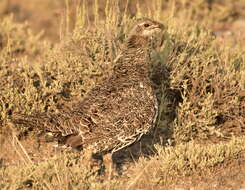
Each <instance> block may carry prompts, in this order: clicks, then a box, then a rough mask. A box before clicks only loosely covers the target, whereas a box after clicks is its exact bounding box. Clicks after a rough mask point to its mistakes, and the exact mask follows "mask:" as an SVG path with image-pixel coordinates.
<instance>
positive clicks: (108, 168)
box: [103, 153, 114, 181]
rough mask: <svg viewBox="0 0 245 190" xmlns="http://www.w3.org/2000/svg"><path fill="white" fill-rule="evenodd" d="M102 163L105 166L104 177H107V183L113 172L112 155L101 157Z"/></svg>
mask: <svg viewBox="0 0 245 190" xmlns="http://www.w3.org/2000/svg"><path fill="white" fill-rule="evenodd" d="M103 163H104V165H105V175H106V176H107V177H108V181H110V180H111V177H112V174H113V170H114V165H113V160H112V153H107V154H106V155H104V156H103Z"/></svg>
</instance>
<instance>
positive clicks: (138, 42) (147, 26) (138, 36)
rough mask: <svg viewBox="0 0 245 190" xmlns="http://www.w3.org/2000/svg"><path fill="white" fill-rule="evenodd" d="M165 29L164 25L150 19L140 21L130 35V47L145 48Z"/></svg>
mask: <svg viewBox="0 0 245 190" xmlns="http://www.w3.org/2000/svg"><path fill="white" fill-rule="evenodd" d="M164 28H165V27H164V25H163V24H161V23H159V22H157V21H154V20H151V19H149V18H141V19H138V20H137V21H136V23H135V25H134V27H133V28H132V30H131V32H130V34H129V38H128V45H129V46H131V47H134V46H135V47H137V46H144V45H145V43H146V42H147V41H148V40H149V39H151V37H152V36H154V35H155V34H157V33H160V32H161V31H162V30H163V29H164Z"/></svg>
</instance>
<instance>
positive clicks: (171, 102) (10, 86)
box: [0, 0, 245, 189]
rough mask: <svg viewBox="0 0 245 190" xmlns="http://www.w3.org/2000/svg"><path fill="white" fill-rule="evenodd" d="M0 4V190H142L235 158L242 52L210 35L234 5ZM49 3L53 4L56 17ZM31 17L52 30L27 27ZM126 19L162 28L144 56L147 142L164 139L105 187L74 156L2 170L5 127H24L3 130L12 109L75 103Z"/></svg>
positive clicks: (242, 102) (243, 99) (240, 124)
mask: <svg viewBox="0 0 245 190" xmlns="http://www.w3.org/2000/svg"><path fill="white" fill-rule="evenodd" d="M28 2H29V3H28ZM37 2H38V0H36V1H35V3H37ZM45 2H46V4H45ZM1 3H3V4H2V5H3V6H1V7H3V8H2V9H1V17H2V18H1V22H0V78H1V81H0V101H1V104H0V146H1V150H0V189H24V188H27V187H29V186H30V187H33V188H34V189H54V188H56V189H57V188H58V189H71V188H73V189H75V188H77V189H105V188H108V187H110V189H125V186H127V187H128V188H131V189H139V188H141V189H150V188H152V187H154V186H156V185H160V186H161V185H165V184H167V183H173V182H174V181H175V178H176V179H177V177H176V176H179V177H181V176H183V175H192V174H194V173H195V172H198V171H200V170H204V171H205V170H208V169H209V168H212V167H215V166H216V165H222V164H224V163H225V162H226V161H231V162H232V160H235V159H241V160H244V154H242V152H244V148H245V147H244V132H245V131H244V130H245V127H244V126H245V125H244V124H245V117H244V114H245V94H244V93H245V72H244V71H245V48H244V45H243V42H242V41H239V40H237V39H232V40H231V41H227V42H224V43H220V40H219V38H218V37H217V36H215V34H214V32H213V30H212V29H217V28H222V27H227V25H232V23H233V22H234V21H236V20H237V19H239V18H244V16H245V10H244V7H245V5H244V3H243V1H242V0H241V1H236V2H233V1H231V0H226V1H218V0H217V1H215V0H214V1H207V0H195V1H188V0H186V1H181V2H179V1H160V0H155V1H152V2H149V1H146V2H145V4H143V1H128V4H127V3H126V2H124V1H118V3H117V1H110V0H107V1H103V2H102V1H93V2H92V1H88V2H87V1H83V2H82V1H76V2H75V3H74V2H72V1H69V0H66V1H64V2H58V1H53V2H52V3H50V1H42V5H43V6H40V7H39V9H36V10H35V11H31V10H33V7H34V1H33V2H30V1H28V0H26V1H25V3H26V4H25V5H26V6H25V9H24V10H25V11H26V12H25V11H24V12H22V6H23V5H22V4H21V3H20V2H19V1H18V2H17V1H14V0H13V1H11V2H10V1H1ZM13 5H15V6H17V7H19V9H20V10H21V11H19V12H18V11H16V10H14V9H13V7H14V6H13ZM52 7H59V8H60V7H62V11H61V12H62V14H61V15H60V16H59V17H58V18H57V16H56V17H54V16H51V15H53V14H54V13H53V12H52V10H51V9H52ZM126 7H127V9H125V8H126ZM47 8H48V9H47ZM10 12H14V15H13V16H10V15H8V14H9V13H10ZM27 13H28V14H31V15H32V16H29V18H30V22H29V23H20V21H22V20H24V17H23V18H18V16H20V14H27ZM36 14H38V18H42V17H44V15H46V16H45V17H44V18H48V19H49V22H50V23H51V24H50V25H49V26H48V27H45V25H43V24H40V22H41V21H40V22H39V19H37V22H36V24H33V23H34V22H35V21H33V20H35V19H36V17H34V15H36ZM133 16H136V17H142V16H146V17H151V18H154V19H157V20H159V21H161V22H163V23H164V24H165V25H167V27H168V29H167V32H166V33H165V41H164V45H163V47H162V48H161V49H160V51H159V52H154V53H153V54H152V58H153V63H152V65H153V71H154V72H157V73H155V74H156V75H154V73H153V77H154V81H155V82H156V84H157V85H158V99H159V100H160V101H161V102H160V105H161V107H160V113H159V115H160V116H159V119H158V126H157V131H158V132H159V134H158V133H157V134H154V135H155V136H154V137H155V138H159V139H163V138H165V141H157V142H158V145H155V147H156V150H155V155H154V156H152V157H150V158H140V159H139V160H138V162H137V163H136V164H131V165H130V166H131V168H130V169H129V170H128V171H126V172H125V173H126V174H124V175H122V176H120V177H114V178H113V179H112V180H111V181H106V179H104V178H103V176H97V175H95V174H93V173H91V171H90V169H89V168H88V167H86V164H84V163H83V159H82V158H80V156H77V155H76V154H74V155H73V154H72V155H70V154H64V155H57V157H55V158H50V160H49V161H43V162H40V163H35V164H33V163H32V162H27V165H26V166H24V165H19V166H18V165H12V166H7V164H6V163H5V161H9V160H11V157H10V156H9V157H7V158H6V157H4V156H2V155H5V150H6V149H9V152H10V151H12V149H14V148H16V147H13V146H15V145H13V144H9V143H8V141H7V140H5V139H7V138H8V137H7V136H9V138H10V139H11V138H12V136H11V135H12V134H11V133H12V131H11V130H13V131H14V134H15V133H17V134H18V133H19V132H23V131H26V130H27V131H28V129H23V128H14V129H13V128H12V129H11V128H10V127H9V126H8V118H9V117H10V116H11V115H12V113H13V112H22V113H25V114H31V113H34V112H59V111H61V110H62V109H69V108H70V107H72V104H74V103H76V101H78V100H81V98H82V97H83V96H84V94H86V92H87V91H88V90H89V89H91V88H92V87H93V86H94V84H95V83H96V82H97V81H99V80H100V78H101V77H102V76H105V75H106V74H107V70H108V69H110V68H111V67H112V66H113V60H114V58H115V57H116V56H117V54H118V52H119V51H120V45H121V44H122V42H123V41H124V40H125V38H126V36H127V32H128V31H129V30H130V26H131V24H132V23H133V20H134V18H133ZM32 19H33V20H32ZM57 19H58V20H59V22H58V24H57ZM55 23H56V24H55ZM50 26H52V27H50ZM43 29H45V31H44V30H43ZM32 30H35V31H39V32H33V31H32ZM40 31H41V32H40ZM42 31H44V32H42ZM47 31H48V32H47ZM51 31H52V32H51ZM49 34H50V35H49ZM44 39H45V40H44ZM50 39H51V40H50ZM57 39H60V41H59V42H57V43H54V42H56V41H57ZM157 135H158V136H157ZM153 140H154V139H153ZM166 141H167V142H168V143H167V144H166ZM27 153H28V152H27ZM40 159H41V158H40ZM1 162H2V163H1ZM224 167H225V164H224ZM146 178H147V179H151V180H150V181H148V180H146ZM144 180H145V181H148V182H147V183H146V182H145V181H144ZM125 184H126V185H125ZM160 186H158V187H160Z"/></svg>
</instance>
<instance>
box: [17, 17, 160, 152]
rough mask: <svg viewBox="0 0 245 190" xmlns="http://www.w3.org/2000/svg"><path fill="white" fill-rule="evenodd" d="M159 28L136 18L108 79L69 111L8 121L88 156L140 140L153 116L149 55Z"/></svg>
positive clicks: (147, 129) (115, 149)
mask: <svg viewBox="0 0 245 190" xmlns="http://www.w3.org/2000/svg"><path fill="white" fill-rule="evenodd" d="M163 28H164V27H163V25H162V24H161V23H159V22H156V21H153V20H151V19H148V18H142V19H139V20H137V22H136V24H135V25H134V27H133V29H132V30H131V32H130V34H129V37H128V39H127V40H126V43H125V44H124V46H123V49H122V52H121V54H120V56H119V58H118V59H117V61H116V63H115V66H114V68H113V71H112V72H111V74H110V75H109V77H107V78H104V79H102V81H101V82H100V83H99V84H98V85H96V86H95V87H94V88H93V89H92V90H91V91H89V92H88V93H87V94H86V96H85V97H84V98H83V100H82V101H81V102H79V103H78V104H77V106H75V107H74V108H72V110H71V111H69V112H65V113H60V114H53V113H43V114H33V115H31V116H23V115H22V116H20V115H19V116H17V115H16V116H15V117H14V118H13V122H14V123H15V124H24V125H29V126H33V127H35V128H38V129H41V130H43V131H49V132H52V133H53V134H58V135H57V136H60V137H61V138H64V137H67V138H66V145H69V146H71V147H78V146H80V147H81V148H82V149H83V150H85V151H86V150H87V149H90V150H92V153H93V154H98V153H99V154H100V153H102V154H103V153H107V152H111V153H113V152H116V151H118V150H120V149H122V148H124V147H126V146H128V145H130V144H132V143H134V142H135V141H137V140H139V139H140V138H141V136H142V135H143V134H145V133H147V132H148V131H149V130H150V129H151V128H152V127H153V126H154V120H155V118H156V115H157V100H156V97H155V94H154V89H153V84H152V81H151V80H150V76H149V62H150V60H149V58H150V56H149V53H150V49H151V48H150V44H151V39H153V38H152V36H153V35H154V34H155V33H159V32H160V31H161V30H162V29H163Z"/></svg>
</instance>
